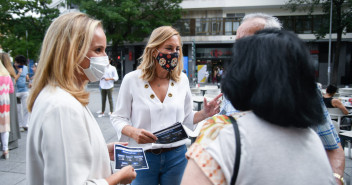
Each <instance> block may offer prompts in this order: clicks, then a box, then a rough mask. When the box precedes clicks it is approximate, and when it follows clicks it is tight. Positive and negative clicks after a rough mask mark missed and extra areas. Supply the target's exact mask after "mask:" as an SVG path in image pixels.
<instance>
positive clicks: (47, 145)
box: [39, 105, 108, 185]
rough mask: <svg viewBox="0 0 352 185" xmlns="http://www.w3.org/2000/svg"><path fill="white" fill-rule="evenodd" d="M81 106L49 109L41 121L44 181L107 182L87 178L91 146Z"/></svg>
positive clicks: (89, 169)
mask: <svg viewBox="0 0 352 185" xmlns="http://www.w3.org/2000/svg"><path fill="white" fill-rule="evenodd" d="M80 110H82V109H77V107H74V106H73V107H72V106H70V105H67V106H64V107H58V108H54V109H52V110H50V111H49V112H47V113H46V114H44V115H42V116H45V117H44V120H45V123H43V124H42V128H41V131H40V132H42V133H41V135H42V139H41V140H40V142H41V143H40V144H39V146H40V147H41V151H42V156H43V161H44V164H43V166H44V169H43V170H44V172H43V174H44V184H67V185H71V184H72V185H76V184H104V185H106V184H108V183H107V181H106V180H105V179H89V174H91V171H92V170H95V169H92V168H91V164H92V162H91V161H94V160H95V159H93V153H94V148H93V147H92V144H91V139H94V138H91V135H90V134H89V133H88V131H87V128H86V122H85V119H90V118H86V117H84V114H82V111H80Z"/></svg>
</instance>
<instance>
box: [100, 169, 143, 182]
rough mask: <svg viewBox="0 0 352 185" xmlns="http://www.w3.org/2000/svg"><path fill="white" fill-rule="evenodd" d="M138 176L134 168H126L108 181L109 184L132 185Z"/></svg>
mask: <svg viewBox="0 0 352 185" xmlns="http://www.w3.org/2000/svg"><path fill="white" fill-rule="evenodd" d="M136 176H137V173H136V171H135V170H134V168H133V167H132V166H125V167H123V168H122V169H121V170H119V171H118V172H116V173H114V174H112V175H111V176H110V177H108V178H107V179H106V181H107V182H108V184H109V185H110V184H111V185H112V184H114V185H115V184H118V183H119V184H130V183H131V182H132V180H133V179H135V178H136Z"/></svg>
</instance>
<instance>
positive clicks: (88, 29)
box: [26, 12, 136, 185]
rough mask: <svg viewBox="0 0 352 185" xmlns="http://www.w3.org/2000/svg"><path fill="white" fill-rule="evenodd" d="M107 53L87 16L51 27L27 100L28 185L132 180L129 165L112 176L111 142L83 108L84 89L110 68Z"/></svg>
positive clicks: (65, 18)
mask: <svg viewBox="0 0 352 185" xmlns="http://www.w3.org/2000/svg"><path fill="white" fill-rule="evenodd" d="M105 49H106V36H105V33H104V31H103V26H102V24H101V22H100V21H97V20H94V19H92V18H89V17H88V16H87V15H86V14H83V13H80V12H75V13H67V14H63V15H61V16H60V17H58V18H56V19H55V21H54V22H52V23H51V25H50V26H49V28H48V30H47V32H46V35H45V37H44V41H43V44H42V49H41V52H40V57H39V58H40V60H39V62H38V68H37V71H36V75H35V76H34V79H33V86H32V90H31V92H30V95H29V99H28V110H29V111H30V112H31V117H30V125H31V126H30V127H29V132H28V136H27V137H28V138H27V155H26V161H27V167H26V176H27V179H26V180H27V184H28V185H38V184H67V185H71V184H72V185H73V184H101V185H106V184H109V185H116V184H118V183H123V184H128V183H130V182H131V181H132V180H133V179H134V178H135V177H136V172H135V171H134V168H133V167H132V166H125V167H124V168H122V169H121V170H120V171H118V172H116V173H112V169H111V166H110V160H114V155H113V153H114V147H113V145H114V143H111V144H108V145H106V143H105V140H104V137H103V135H102V132H101V130H100V128H99V125H98V123H97V122H96V120H95V119H94V116H93V114H92V113H91V112H90V110H89V109H88V107H87V104H88V103H89V93H88V92H87V91H86V90H85V86H86V84H87V83H88V81H90V82H96V81H98V80H100V79H101V77H102V76H103V75H104V69H105V67H106V66H107V65H108V64H109V61H108V57H107V56H106V53H105ZM121 144H122V143H121ZM124 144H127V143H124Z"/></svg>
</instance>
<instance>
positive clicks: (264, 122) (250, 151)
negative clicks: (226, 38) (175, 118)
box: [182, 30, 336, 185]
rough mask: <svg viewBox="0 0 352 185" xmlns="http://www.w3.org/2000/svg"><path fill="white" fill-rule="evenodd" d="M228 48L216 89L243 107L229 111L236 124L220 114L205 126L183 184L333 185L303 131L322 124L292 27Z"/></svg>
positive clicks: (323, 159) (310, 72)
mask: <svg viewBox="0 0 352 185" xmlns="http://www.w3.org/2000/svg"><path fill="white" fill-rule="evenodd" d="M233 52H234V56H233V61H232V63H231V64H230V65H229V66H228V68H227V70H226V72H225V76H224V79H226V80H223V81H222V85H221V88H222V91H223V93H224V95H225V96H226V97H227V98H228V99H229V100H230V101H231V103H232V105H233V106H234V107H235V108H236V109H237V110H240V111H241V112H239V113H234V114H232V115H231V117H233V118H234V119H235V120H236V122H237V124H231V120H230V117H227V116H225V115H222V116H214V117H213V118H212V119H209V120H208V122H207V123H205V124H204V125H203V127H202V129H201V133H200V136H199V137H198V139H197V140H196V142H195V143H194V144H193V145H192V146H191V147H190V149H189V150H188V152H187V154H186V155H187V157H188V158H189V161H188V164H187V167H186V170H185V173H184V177H183V179H182V184H183V185H188V184H193V183H194V182H195V180H197V183H198V184H202V185H207V184H241V185H253V184H270V185H281V184H285V185H301V184H310V185H328V184H329V185H330V184H335V183H336V182H335V179H334V177H333V171H332V169H331V166H330V164H329V161H328V158H327V155H326V152H325V150H324V147H323V145H322V142H321V140H320V138H319V137H318V135H317V134H316V133H315V132H314V131H313V130H312V129H311V128H309V127H310V126H314V125H319V124H322V123H323V122H321V119H322V118H323V111H322V109H321V106H320V98H319V96H318V94H317V91H316V84H315V77H314V64H313V62H312V60H311V59H310V55H309V52H308V49H307V48H306V46H305V44H304V43H303V42H302V41H301V40H300V39H299V38H298V37H297V36H296V35H295V34H294V33H291V32H287V31H280V30H262V31H259V32H257V33H256V34H255V35H253V36H249V37H244V38H242V39H239V40H237V41H236V43H235V45H234V51H233ZM236 125H238V126H236ZM236 128H238V129H236ZM237 131H238V132H237ZM235 133H236V134H235ZM236 136H238V137H239V138H238V139H237V137H236ZM235 137H236V139H235ZM238 141H239V142H240V144H236V143H237V142H238ZM237 152H240V153H239V154H237ZM236 154H237V155H236ZM236 157H239V158H238V159H239V160H238V161H237V162H236V164H235V160H236ZM235 172H238V173H237V175H236V173H235ZM233 175H234V176H233ZM232 177H236V178H237V179H236V180H235V179H233V180H232Z"/></svg>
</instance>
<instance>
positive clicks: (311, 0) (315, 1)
mask: <svg viewBox="0 0 352 185" xmlns="http://www.w3.org/2000/svg"><path fill="white" fill-rule="evenodd" d="M331 1H332V3H333V13H332V32H333V33H336V35H337V38H336V43H335V48H334V53H335V55H334V60H332V61H333V70H332V78H331V84H334V85H337V82H338V66H339V61H340V49H341V38H342V34H343V33H344V30H346V28H347V27H350V26H351V25H352V19H351V17H352V0H288V1H287V2H286V5H285V6H286V8H288V9H290V10H292V11H293V12H294V11H296V10H297V9H300V10H303V11H305V12H307V13H308V14H309V15H311V14H312V13H313V12H314V11H315V9H317V8H321V9H322V11H323V12H324V17H325V20H330V3H331ZM329 26H330V23H329V21H325V22H322V24H321V26H320V29H319V30H317V31H316V33H315V34H316V37H317V38H321V37H325V35H327V34H328V33H329Z"/></svg>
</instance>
